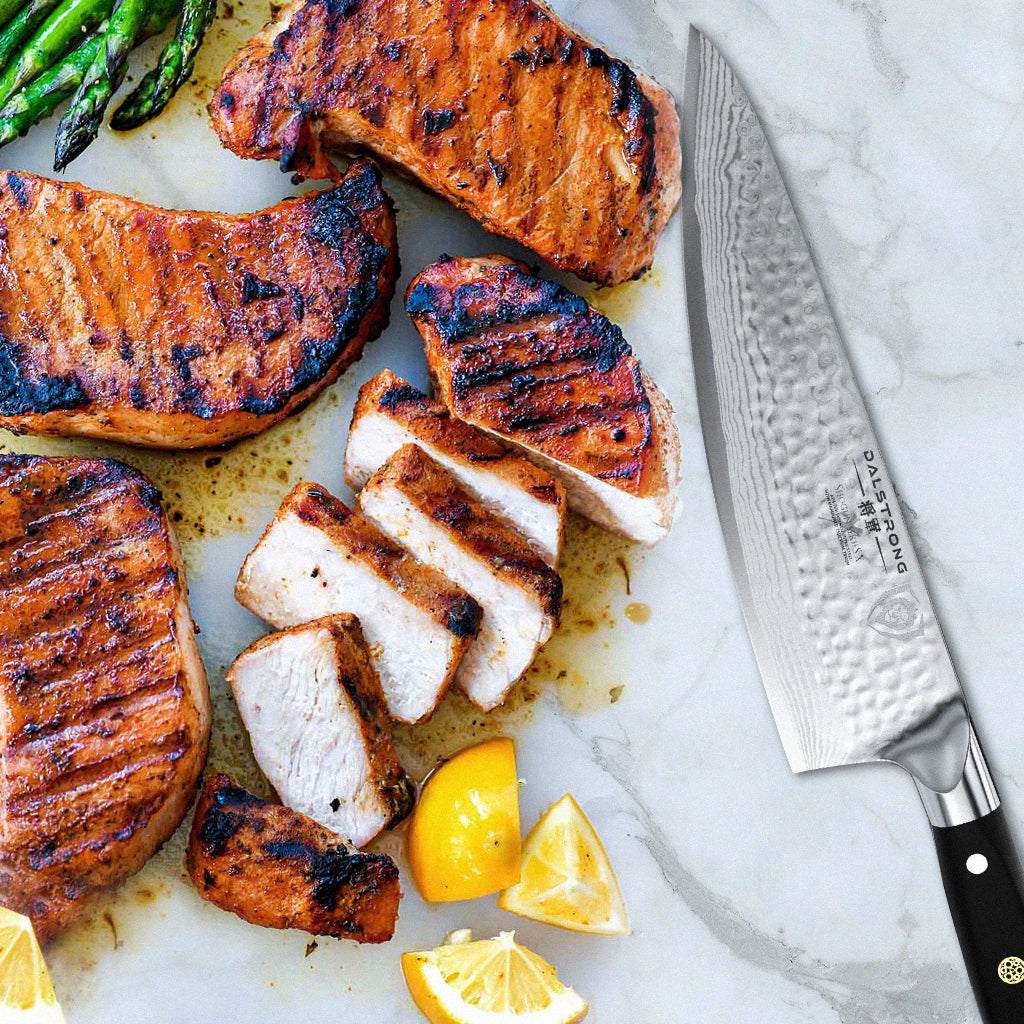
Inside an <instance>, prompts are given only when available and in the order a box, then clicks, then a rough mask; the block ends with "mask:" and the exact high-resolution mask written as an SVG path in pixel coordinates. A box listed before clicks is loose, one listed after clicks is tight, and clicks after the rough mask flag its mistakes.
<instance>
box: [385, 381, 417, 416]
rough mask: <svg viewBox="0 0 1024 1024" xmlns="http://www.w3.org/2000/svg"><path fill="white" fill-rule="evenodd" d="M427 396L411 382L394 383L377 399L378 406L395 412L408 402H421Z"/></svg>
mask: <svg viewBox="0 0 1024 1024" xmlns="http://www.w3.org/2000/svg"><path fill="white" fill-rule="evenodd" d="M426 397H427V396H426V395H425V394H424V393H423V392H422V391H420V389H419V388H415V387H413V386H412V385H411V384H392V385H391V387H389V388H388V389H387V390H386V391H385V392H384V393H383V394H382V395H381V396H380V398H379V399H378V400H377V407H378V408H380V409H387V410H388V411H389V412H394V411H395V409H397V408H398V407H399V406H400V405H404V404H405V403H406V402H412V403H413V404H419V403H420V402H423V401H425V400H426Z"/></svg>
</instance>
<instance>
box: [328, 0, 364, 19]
mask: <svg viewBox="0 0 1024 1024" xmlns="http://www.w3.org/2000/svg"><path fill="white" fill-rule="evenodd" d="M361 4H362V0H326V3H325V6H326V7H327V11H328V13H329V14H332V15H334V16H336V17H338V18H349V17H351V16H352V15H353V14H355V13H356V11H358V10H359V7H360V5H361Z"/></svg>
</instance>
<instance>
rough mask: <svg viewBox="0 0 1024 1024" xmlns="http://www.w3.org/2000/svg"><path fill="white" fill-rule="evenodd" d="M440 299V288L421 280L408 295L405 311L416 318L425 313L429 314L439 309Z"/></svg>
mask: <svg viewBox="0 0 1024 1024" xmlns="http://www.w3.org/2000/svg"><path fill="white" fill-rule="evenodd" d="M440 301H441V291H440V289H438V288H435V287H434V286H433V285H432V284H427V283H426V282H424V281H420V282H419V283H418V284H417V285H416V286H415V287H414V288H413V289H412V290H411V291H410V292H409V294H408V296H407V297H406V300H405V311H406V313H408V314H409V316H411V317H414V318H415V317H417V316H421V315H423V314H428V315H429V314H432V313H434V312H436V311H437V308H438V306H439V304H440Z"/></svg>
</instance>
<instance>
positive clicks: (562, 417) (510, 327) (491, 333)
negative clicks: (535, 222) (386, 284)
mask: <svg viewBox="0 0 1024 1024" xmlns="http://www.w3.org/2000/svg"><path fill="white" fill-rule="evenodd" d="M405 308H406V310H407V311H408V313H409V315H410V316H411V317H412V319H413V322H414V323H415V324H416V326H417V327H418V328H419V331H420V334H422V335H423V340H424V344H425V346H426V352H427V362H428V364H429V366H430V372H431V374H432V376H433V377H434V379H435V381H436V383H437V385H438V389H439V391H440V394H441V397H442V399H443V400H444V402H445V404H446V405H447V406H448V408H449V409H450V410H451V411H452V413H453V415H455V416H457V417H459V418H460V419H464V420H467V421H468V422H470V423H473V424H475V425H476V426H479V427H483V428H484V429H486V430H492V431H494V432H495V433H497V434H500V435H502V436H504V437H507V438H509V439H510V440H512V441H514V442H517V443H519V444H522V445H524V446H526V447H528V448H531V449H536V450H537V451H539V452H541V453H543V454H544V455H546V456H548V457H550V458H552V459H556V460H557V461H559V462H563V463H566V464H567V465H569V466H573V467H575V468H576V469H579V470H581V471H582V472H584V473H586V474H588V475H590V476H593V477H596V478H597V479H598V480H602V481H604V482H605V483H607V484H609V485H610V486H612V487H615V488H617V489H618V490H621V491H625V492H626V493H628V494H633V495H637V496H640V497H644V496H647V495H651V494H658V493H662V492H664V491H665V490H666V489H667V488H668V479H669V472H668V468H667V467H666V465H665V459H664V453H663V451H662V446H661V445H660V444H659V443H658V440H657V439H656V438H655V437H654V436H653V435H654V432H655V419H654V417H653V416H652V410H651V399H650V396H649V394H648V389H647V387H646V386H645V380H644V376H643V374H642V372H641V369H640V364H639V363H638V362H637V359H636V357H635V356H634V355H633V351H632V349H631V348H630V347H629V344H628V343H627V342H626V339H625V338H624V337H623V336H622V331H620V330H619V328H618V327H616V326H615V324H613V323H611V321H610V320H608V318H607V317H605V316H602V315H601V314H600V313H598V312H597V310H595V309H594V308H592V307H591V306H590V305H588V304H587V303H586V302H585V301H584V300H583V299H581V298H580V297H579V296H578V295H574V294H573V293H572V292H570V291H569V290H568V289H566V288H563V287H562V286H561V285H557V284H555V283H554V282H552V281H543V280H541V279H539V278H536V277H533V276H532V275H531V274H530V273H529V272H528V270H527V268H526V266H525V265H524V264H522V263H519V262H518V261H515V260H510V259H508V258H507V257H504V256H485V257H480V258H477V259H468V258H452V257H446V258H443V259H441V260H438V261H437V262H436V263H431V264H430V265H429V266H428V267H427V268H426V269H425V270H424V271H423V272H422V273H421V274H419V275H418V276H417V277H415V278H413V280H412V282H411V283H410V285H409V289H408V291H407V292H406V296H405Z"/></svg>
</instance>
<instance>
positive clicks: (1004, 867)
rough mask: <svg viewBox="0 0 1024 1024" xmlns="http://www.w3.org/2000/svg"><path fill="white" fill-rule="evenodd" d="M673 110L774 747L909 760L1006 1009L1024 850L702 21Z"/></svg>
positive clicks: (991, 988) (1002, 1022) (853, 758)
mask: <svg viewBox="0 0 1024 1024" xmlns="http://www.w3.org/2000/svg"><path fill="white" fill-rule="evenodd" d="M682 128H683V151H684V161H685V167H684V193H683V250H684V264H685V280H686V299H687V309H688V315H689V326H690V342H691V347H692V349H693V363H694V378H695V383H696V390H697V403H698V409H699V413H700V421H701V428H702V431H703V434H704V442H705V447H706V449H707V457H708V466H709V469H710V473H711V482H712V487H713V490H714V495H715V503H716V506H717V508H718V513H719V518H720V520H721V525H722V531H723V534H724V537H725V543H726V549H727V551H728V555H729V561H730V566H731V568H732V572H733V576H734V580H735V583H736V587H737V591H738V594H739V598H740V604H741V607H742V610H743V615H744V619H745V622H746V625H747V629H748V632H749V634H750V639H751V645H752V647H753V650H754V654H755V658H756V661H757V664H758V668H759V670H760V673H761V677H762V680H763V682H764V686H765V690H766V692H767V694H768V700H769V704H770V705H771V709H772V714H773V716H774V718H775V721H776V724H777V726H778V730H779V734H780V736H781V738H782V744H783V747H784V749H785V752H786V756H787V758H788V760H789V763H790V766H791V767H792V768H793V770H794V771H797V772H800V771H805V770H809V769H816V768H826V767H832V766H837V765H845V764H855V763H859V762H865V761H891V762H893V763H895V764H898V765H900V766H901V767H903V768H905V769H906V770H907V771H908V772H909V773H910V774H911V775H912V777H913V778H914V781H915V783H916V784H917V788H918V791H919V793H920V794H921V797H922V800H923V802H924V805H925V810H926V812H927V814H928V818H929V821H930V822H931V825H932V830H933V835H934V838H935V842H936V847H937V850H938V853H939V859H940V868H941V871H942V876H943V881H944V884H945V888H946V894H947V897H948V899H949V903H950V908H951V912H952V914H953V918H954V923H955V925H956V928H957V934H958V937H959V939H960V944H961V948H962V950H963V952H964V959H965V962H966V964H967V969H968V974H969V976H970V979H971V982H972V985H973V987H974V991H975V995H976V998H977V1000H978V1003H979V1007H980V1008H981V1011H982V1015H983V1018H984V1019H985V1020H986V1021H987V1022H989V1024H1010V1022H1011V1021H1012V1022H1015V1024H1020V1022H1021V1021H1024V984H1020V983H1021V982H1024V898H1022V895H1021V893H1022V875H1021V870H1020V863H1019V858H1018V857H1017V855H1016V852H1015V851H1014V848H1013V842H1012V839H1011V837H1010V834H1009V830H1008V828H1007V826H1006V822H1005V817H1004V814H1003V811H1002V809H1001V808H1000V805H999V798H998V795H997V793H996V789H995V785H994V783H993V782H992V777H991V773H990V771H989V770H988V767H987V764H986V762H985V758H984V755H983V753H982V750H981V746H980V743H979V742H978V738H977V735H976V733H975V732H974V729H973V726H972V724H971V720H970V716H969V714H968V711H967V705H966V701H965V698H964V695H963V691H962V689H961V687H960V683H959V681H958V678H957V674H956V671H955V670H954V667H953V664H952V661H951V660H950V656H949V653H948V650H947V648H946V644H945V641H944V639H943V636H942V630H941V627H940V625H939V622H938V619H937V617H936V614H935V610H934V608H933V606H932V603H931V600H930V598H929V596H928V590H927V586H926V584H925V579H924V576H923V574H922V572H921V568H920V565H919V563H918V559H917V556H916V554H915V552H914V548H913V544H912V541H911V538H910V534H909V532H908V530H907V526H906V523H905V521H904V518H903V514H902V511H901V509H900V505H899V500H898V498H897V496H896V492H895V489H894V487H893V484H892V479H891V477H890V475H889V472H888V469H887V468H886V465H885V461H884V458H883V456H882V452H881V450H880V447H879V444H878V440H877V438H876V436H875V433H874V431H873V429H872V427H871V423H870V420H869V417H868V413H867V410H866V408H865V405H864V401H863V399H862V397H861V394H860V391H859V390H858V388H857V384H856V382H855V379H854V375H853V371H852V368H851V366H850V362H849V359H848V358H847V355H846V351H845V349H844V347H843V343H842V340H841V338H840V334H839V330H838V328H837V326H836V323H835V319H834V317H833V315H832V312H831V310H830V309H829V305H828V301H827V298H826V295H825V292H824V289H823V287H822V285H821V281H820V278H819V275H818V272H817V269H816V267H815V262H814V258H813V256H812V254H811V251H810V248H809V246H808V244H807V240H806V237H805V235H804V232H803V230H802V228H801V225H800V223H799V220H798V218H797V216H796V212H795V210H794V208H793V204H792V202H791V200H790V197H789V192H788V191H787V189H786V185H785V183H784V180H783V178H782V175H781V173H780V172H779V168H778V165H777V163H776V161H775V158H774V155H773V154H772V151H771V148H770V146H769V144H768V140H767V138H766V136H765V133H764V130H763V128H762V126H761V123H760V121H759V120H758V117H757V114H756V113H755V112H754V109H753V107H752V106H751V104H750V101H749V99H748V98H747V94H746V93H745V91H744V90H743V88H742V86H741V85H740V83H739V81H738V80H737V78H736V76H735V74H734V73H733V71H732V69H731V68H730V66H729V64H728V63H727V62H726V60H725V58H724V57H722V55H721V54H720V53H719V52H718V50H717V49H716V48H715V47H714V45H713V44H712V43H711V42H710V41H709V40H708V38H707V37H706V36H705V35H704V34H703V33H701V32H700V31H699V30H698V29H696V28H691V30H690V37H689V43H688V48H687V58H686V79H685V94H684V106H683V119H682Z"/></svg>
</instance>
